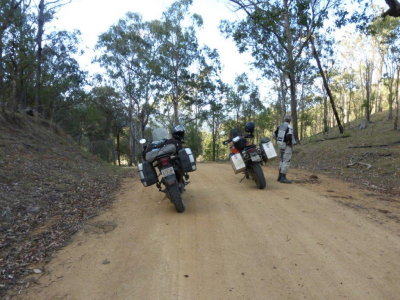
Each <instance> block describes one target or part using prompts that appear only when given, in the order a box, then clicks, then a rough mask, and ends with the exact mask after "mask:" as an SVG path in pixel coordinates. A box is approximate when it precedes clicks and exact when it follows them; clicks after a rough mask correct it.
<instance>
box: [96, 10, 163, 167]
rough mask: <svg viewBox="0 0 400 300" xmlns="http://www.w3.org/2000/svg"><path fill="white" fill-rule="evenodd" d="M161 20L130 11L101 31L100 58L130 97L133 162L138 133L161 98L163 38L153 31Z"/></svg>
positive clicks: (121, 88) (122, 91)
mask: <svg viewBox="0 0 400 300" xmlns="http://www.w3.org/2000/svg"><path fill="white" fill-rule="evenodd" d="M158 23H159V22H157V21H154V22H143V21H142V17H141V16H140V15H138V14H134V13H128V14H127V15H126V16H125V18H124V19H121V20H120V21H119V22H118V23H117V24H116V25H114V26H112V27H111V28H110V29H109V30H108V32H106V33H103V34H102V35H100V37H99V41H98V43H97V46H96V47H97V49H98V50H100V51H101V52H102V54H101V55H100V56H99V57H98V58H97V61H98V62H100V65H101V66H103V67H104V68H105V69H106V71H107V74H108V76H109V77H110V78H111V79H112V82H113V83H114V85H115V87H116V88H118V89H119V90H120V93H121V95H124V96H125V97H126V98H127V99H128V101H129V103H128V114H129V128H130V151H131V154H130V164H132V163H133V162H136V155H137V154H138V153H139V152H138V150H137V149H138V144H137V140H138V137H143V134H144V128H145V127H146V125H147V124H148V122H149V118H150V115H151V114H152V113H153V112H154V110H155V107H156V105H157V102H158V100H159V98H160V97H159V96H157V94H156V93H157V92H158V91H159V90H160V87H159V83H158V81H157V78H156V76H157V74H159V72H160V64H159V57H158V55H159V54H158V53H159V48H160V42H159V40H157V37H156V34H155V33H154V31H155V28H158V26H159V25H158Z"/></svg>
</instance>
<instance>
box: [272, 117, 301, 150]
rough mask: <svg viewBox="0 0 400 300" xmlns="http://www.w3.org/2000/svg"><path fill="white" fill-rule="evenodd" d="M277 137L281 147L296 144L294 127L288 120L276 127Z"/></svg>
mask: <svg viewBox="0 0 400 300" xmlns="http://www.w3.org/2000/svg"><path fill="white" fill-rule="evenodd" d="M275 138H276V142H277V144H278V146H279V148H280V149H284V148H286V146H292V145H294V144H296V141H295V139H294V136H293V127H292V126H291V125H290V124H289V123H288V122H284V123H282V124H281V125H280V126H278V127H277V128H276V130H275Z"/></svg>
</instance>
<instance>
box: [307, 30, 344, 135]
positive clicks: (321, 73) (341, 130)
mask: <svg viewBox="0 0 400 300" xmlns="http://www.w3.org/2000/svg"><path fill="white" fill-rule="evenodd" d="M310 44H311V49H312V54H313V56H314V58H315V60H316V62H317V66H318V70H319V74H320V75H321V78H322V82H323V84H324V88H325V90H326V93H327V95H328V97H329V100H330V103H331V107H332V111H333V114H334V116H335V119H336V123H337V125H338V127H339V131H340V133H341V134H343V133H344V129H343V126H342V123H341V121H340V117H339V114H338V111H337V109H336V103H335V99H334V97H333V94H332V92H331V89H330V87H329V84H328V80H327V78H326V74H325V70H324V69H323V67H322V63H321V59H320V54H319V51H318V50H317V48H316V46H315V41H314V37H313V36H312V37H311V38H310Z"/></svg>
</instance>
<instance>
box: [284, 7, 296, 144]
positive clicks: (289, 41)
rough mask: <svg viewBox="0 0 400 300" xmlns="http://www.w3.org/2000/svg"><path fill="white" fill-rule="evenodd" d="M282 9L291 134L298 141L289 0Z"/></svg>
mask: <svg viewBox="0 0 400 300" xmlns="http://www.w3.org/2000/svg"><path fill="white" fill-rule="evenodd" d="M283 4H284V7H285V10H284V19H285V20H284V22H285V36H286V40H287V58H288V65H289V66H288V74H287V75H288V77H289V81H290V109H291V115H292V124H293V135H294V138H295V140H296V141H299V133H298V132H299V130H298V123H297V95H296V84H297V82H296V72H295V61H294V58H293V42H292V32H291V29H290V17H289V1H288V0H284V1H283Z"/></svg>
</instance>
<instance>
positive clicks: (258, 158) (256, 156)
mask: <svg viewBox="0 0 400 300" xmlns="http://www.w3.org/2000/svg"><path fill="white" fill-rule="evenodd" d="M251 161H254V162H258V161H261V157H260V155H258V154H257V153H254V154H251Z"/></svg>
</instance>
